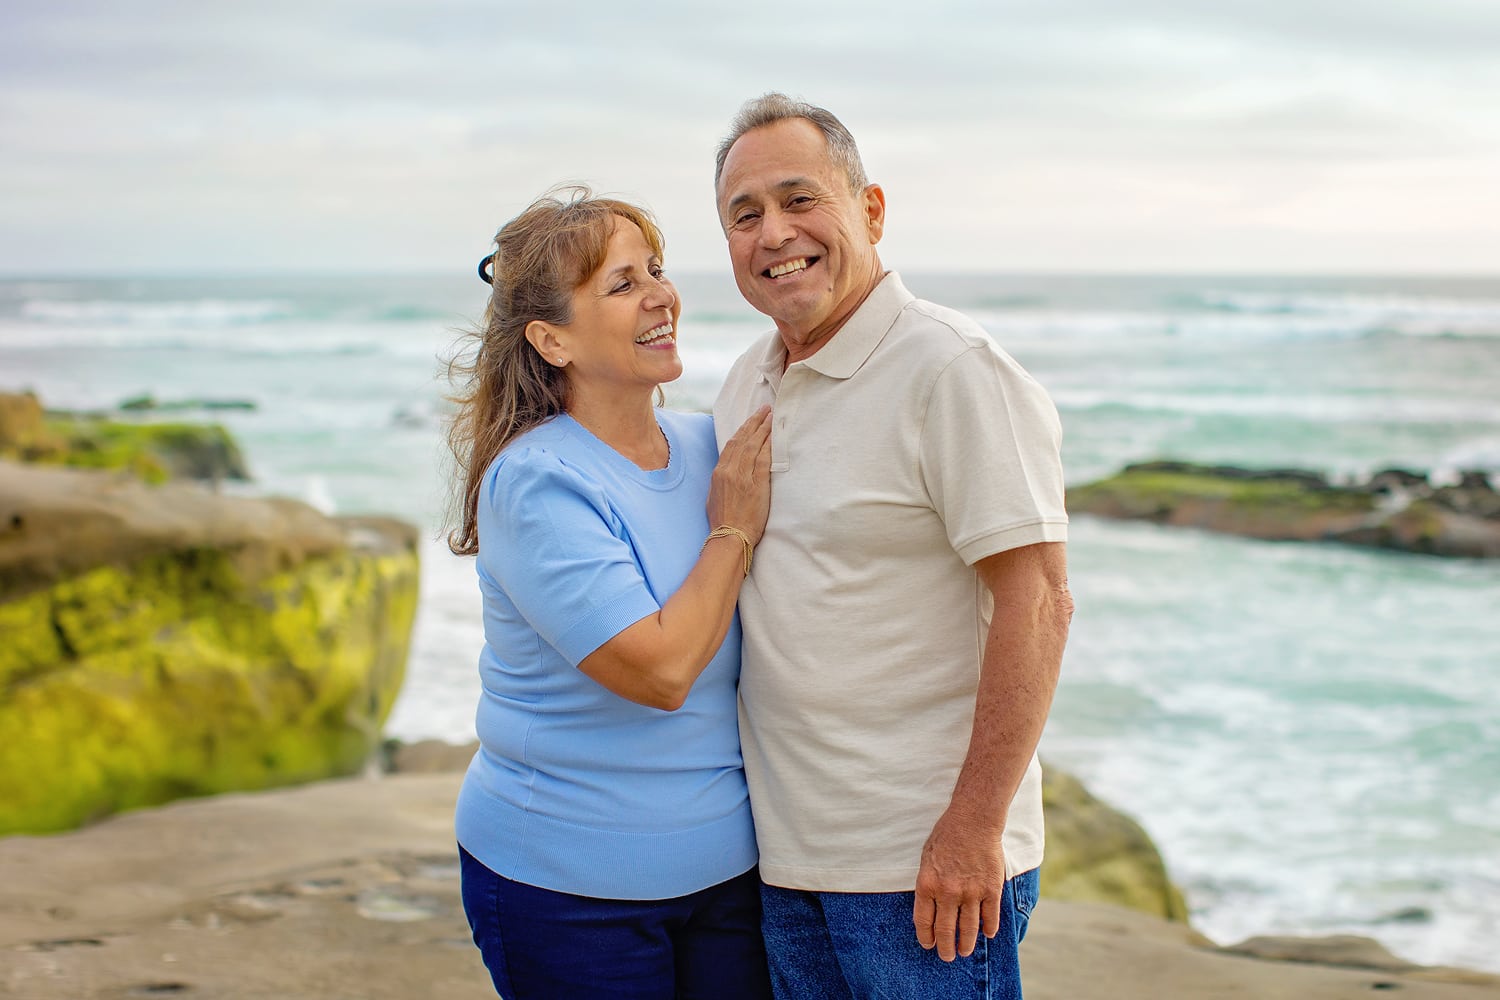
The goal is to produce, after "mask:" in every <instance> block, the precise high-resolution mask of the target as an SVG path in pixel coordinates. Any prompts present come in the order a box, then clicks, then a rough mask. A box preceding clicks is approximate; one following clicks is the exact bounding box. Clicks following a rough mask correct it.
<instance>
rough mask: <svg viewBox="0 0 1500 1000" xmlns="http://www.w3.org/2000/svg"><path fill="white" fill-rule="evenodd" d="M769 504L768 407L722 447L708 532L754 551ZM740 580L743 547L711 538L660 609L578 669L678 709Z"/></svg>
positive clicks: (724, 628)
mask: <svg viewBox="0 0 1500 1000" xmlns="http://www.w3.org/2000/svg"><path fill="white" fill-rule="evenodd" d="M770 502H771V410H770V408H769V407H762V408H761V410H760V411H759V412H757V413H756V414H754V415H753V416H752V417H751V418H750V419H749V420H747V421H745V423H744V425H743V426H742V427H740V429H739V430H738V431H736V432H735V434H734V437H732V438H730V439H729V441H728V442H727V443H726V444H725V445H724V451H723V453H722V454H720V456H719V464H718V465H717V466H715V467H714V472H713V480H712V482H711V483H710V486H709V491H708V524H709V528H710V529H712V528H718V527H720V526H723V525H729V526H730V527H734V528H738V529H740V530H741V531H743V532H744V533H745V536H746V537H747V538H748V539H749V540H750V544H751V545H752V546H753V545H755V544H756V543H757V542H759V541H760V536H761V533H762V532H763V531H765V527H766V515H767V513H768V512H769V510H770ZM744 579H745V546H744V543H743V542H741V541H740V539H739V538H737V537H736V536H734V535H725V536H722V537H719V538H711V539H709V541H708V543H707V544H706V545H704V547H703V554H702V555H701V556H699V557H698V564H697V565H696V566H694V567H693V569H692V572H690V573H689V574H688V576H687V579H686V580H684V581H683V584H682V586H681V587H679V588H678V589H677V592H676V593H675V594H673V595H672V596H671V597H670V598H668V599H667V602H666V603H665V604H664V605H663V606H662V608H661V610H660V611H658V612H657V613H656V614H653V615H648V616H646V617H645V618H642V619H641V620H640V621H638V622H636V623H635V624H634V625H631V626H629V627H628V628H626V629H624V630H623V631H621V632H620V633H619V634H618V635H616V636H615V637H614V638H613V639H611V640H609V641H608V642H606V643H605V644H604V645H602V646H600V647H599V648H598V649H596V650H594V652H592V653H590V654H589V655H588V656H586V657H584V659H583V661H582V662H581V663H579V664H578V669H579V670H582V671H583V672H584V673H585V674H587V675H588V676H589V677H592V678H593V679H594V680H596V681H598V682H599V683H600V684H602V685H603V686H604V687H606V688H608V689H609V690H610V691H613V692H614V693H615V694H617V695H619V696H620V697H622V698H628V699H629V700H631V701H634V702H638V703H639V704H642V705H647V706H649V707H651V708H660V709H665V710H666V711H668V712H675V711H676V710H677V709H679V708H681V707H682V704H683V702H685V701H686V700H687V696H688V691H689V690H691V689H692V686H693V682H694V681H696V680H697V679H698V675H699V674H701V673H702V672H703V668H704V667H706V666H708V662H709V661H710V660H711V659H713V657H714V654H715V653H717V652H718V650H719V646H720V645H722V644H723V642H724V636H725V634H727V633H728V631H729V625H730V623H731V622H732V621H734V606H735V602H736V601H737V600H738V599H739V594H740V584H741V583H742V582H743V581H744Z"/></svg>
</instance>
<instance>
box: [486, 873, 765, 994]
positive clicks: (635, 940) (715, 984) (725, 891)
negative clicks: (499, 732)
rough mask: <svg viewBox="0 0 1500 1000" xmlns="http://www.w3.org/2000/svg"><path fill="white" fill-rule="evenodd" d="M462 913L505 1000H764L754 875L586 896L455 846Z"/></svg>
mask: <svg viewBox="0 0 1500 1000" xmlns="http://www.w3.org/2000/svg"><path fill="white" fill-rule="evenodd" d="M458 852H459V860H460V863H461V865H462V870H463V897H464V912H465V913H466V914H467V915H468V918H469V928H470V929H471V930H472V931H473V932H474V943H475V944H476V945H478V946H479V952H480V954H481V955H482V956H483V957H484V964H485V967H486V968H488V969H489V970H490V978H491V979H493V980H494V981H495V990H496V991H497V992H498V993H499V994H500V996H501V997H503V998H505V1000H567V998H570V997H579V998H585V997H597V998H600V1000H769V998H770V996H771V984H770V977H769V974H768V972H767V970H766V951H765V945H764V944H763V943H762V940H761V931H760V878H759V874H758V870H757V869H754V868H752V869H750V870H749V871H748V872H746V873H745V874H743V875H740V876H738V877H736V878H732V879H730V880H729V881H727V882H721V883H719V884H718V885H715V886H710V887H709V888H707V889H702V890H700V891H698V892H694V893H690V894H689V895H686V896H678V897H676V898H674V899H647V900H639V899H594V898H592V897H589V896H574V895H570V894H569V893H565V892H553V891H552V890H550V889H538V888H537V887H536V886H531V885H525V884H524V883H521V882H515V881H512V880H511V879H508V878H503V877H501V876H499V875H496V874H495V873H494V872H492V871H490V870H489V869H488V868H486V867H485V866H484V864H483V863H481V862H480V861H478V860H476V859H475V858H474V856H473V855H471V854H470V853H469V852H468V851H466V850H464V849H463V848H462V847H459V849H458Z"/></svg>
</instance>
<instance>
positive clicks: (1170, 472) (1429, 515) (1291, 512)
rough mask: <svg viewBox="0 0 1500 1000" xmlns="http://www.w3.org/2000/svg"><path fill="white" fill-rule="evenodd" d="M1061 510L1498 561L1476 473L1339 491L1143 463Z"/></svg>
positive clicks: (1499, 531)
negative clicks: (1454, 480) (1451, 481)
mask: <svg viewBox="0 0 1500 1000" xmlns="http://www.w3.org/2000/svg"><path fill="white" fill-rule="evenodd" d="M1068 509H1069V510H1070V511H1071V512H1073V513H1078V514H1092V515H1095V516H1098V517H1109V518H1121V519H1139V520H1147V521H1154V522H1156V523H1158V524H1167V525H1172V526H1175V527H1191V528H1202V529H1205V530H1208V531H1219V532H1224V533H1227V534H1234V535H1245V536H1248V537H1251V538H1262V539H1266V540H1270V541H1327V542H1340V543H1344V544H1349V545H1360V546H1366V547H1373V548H1383V549H1395V550H1399V551H1403V552H1415V553H1423V554H1426V555H1438V556H1460V557H1469V558H1497V557H1500V496H1497V494H1496V492H1495V490H1494V489H1493V488H1492V487H1491V485H1490V483H1489V481H1488V479H1486V478H1485V477H1484V476H1483V475H1481V474H1479V473H1469V474H1466V475H1465V476H1464V477H1463V480H1462V481H1461V482H1460V483H1458V484H1457V485H1454V486H1446V487H1441V488H1436V487H1433V486H1432V485H1431V484H1429V483H1428V481H1427V479H1426V478H1425V477H1423V476H1419V475H1416V474H1414V473H1410V472H1404V471H1401V470H1397V469H1389V470H1386V471H1384V472H1381V473H1378V474H1377V475H1375V476H1374V477H1373V478H1372V479H1370V480H1369V481H1368V482H1367V483H1363V484H1360V485H1354V486H1338V485H1334V484H1332V483H1330V482H1329V481H1328V480H1327V479H1326V478H1325V477H1324V476H1322V475H1321V474H1319V473H1316V472H1308V471H1305V470H1301V469H1271V470H1247V469H1240V468H1235V467H1233V466H1206V465H1193V464H1190V463H1187V462H1146V463H1141V464H1138V465H1128V466H1126V467H1125V469H1124V470H1123V471H1122V472H1120V473H1118V474H1117V475H1114V476H1111V477H1109V478H1107V479H1102V480H1099V481H1098V482H1094V483H1089V484H1087V485H1084V486H1076V487H1073V488H1070V489H1069V490H1068Z"/></svg>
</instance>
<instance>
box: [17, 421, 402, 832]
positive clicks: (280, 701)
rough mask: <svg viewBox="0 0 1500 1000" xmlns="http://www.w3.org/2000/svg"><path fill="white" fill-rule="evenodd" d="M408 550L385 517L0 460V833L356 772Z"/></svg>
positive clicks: (387, 670)
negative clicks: (336, 514) (343, 514)
mask: <svg viewBox="0 0 1500 1000" xmlns="http://www.w3.org/2000/svg"><path fill="white" fill-rule="evenodd" d="M27 419H29V418H27ZM32 427H33V429H34V427H35V424H34V422H33V424H32ZM417 569H418V568H417V538H416V531H415V529H414V528H412V527H411V526H409V525H405V524H402V523H400V522H396V521H392V520H388V519H383V518H328V517H325V516H323V515H322V514H319V513H318V512H316V511H314V510H313V509H312V508H310V507H308V506H306V505H304V504H301V503H297V502H295V501H291V500H284V499H274V498H268V499H249V498H233V497H225V496H218V495H215V494H213V493H211V492H209V491H207V490H204V489H202V488H201V487H198V486H195V485H190V484H175V483H168V484H166V485H160V486H153V485H149V484H146V483H143V482H140V481H139V480H136V479H133V478H130V477H128V476H126V475H124V474H121V473H107V472H97V471H83V470H77V469H68V468H60V467H51V466H45V465H20V464H16V463H12V462H6V461H0V635H3V636H4V642H3V643H0V732H3V733H4V734H5V739H4V740H0V834H5V833H14V832H45V831H53V830H62V829H66V828H69V827H73V826H77V825H79V824H80V823H85V822H87V821H89V820H92V819H95V818H97V817H100V816H103V815H106V814H108V813H112V812H115V811H118V810H123V809H130V808H134V807H138V806H144V805H151V804H155V803H160V802H165V801H167V800H168V799H173V798H177V797H180V796H185V795H205V794H210V793H214V792H221V791H226V790H231V789H256V788H265V787H270V786H275V785H283V784H290V783H297V782H304V781H310V780H313V779H317V778H325V777H330V776H335V775H347V774H350V773H353V772H356V771H358V770H359V769H360V768H361V767H362V766H364V764H365V763H366V761H367V760H369V759H370V757H371V755H372V754H373V753H375V752H376V751H377V750H378V747H379V743H380V726H381V724H382V722H383V721H384V719H385V717H386V715H387V714H388V712H389V711H390V708H391V704H392V702H393V701H394V700H395V697H396V694H397V692H398V690H399V688H400V686H401V680H402V676H403V673H404V670H405V664H406V654H407V645H408V641H409V637H410V630H411V623H412V620H413V617H414V615H415V612H416V604H417V579H418V572H417Z"/></svg>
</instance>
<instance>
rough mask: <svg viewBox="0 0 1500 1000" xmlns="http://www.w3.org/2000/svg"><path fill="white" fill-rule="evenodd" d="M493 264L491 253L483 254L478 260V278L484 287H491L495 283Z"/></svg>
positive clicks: (493, 257) (493, 256)
mask: <svg viewBox="0 0 1500 1000" xmlns="http://www.w3.org/2000/svg"><path fill="white" fill-rule="evenodd" d="M494 263H495V255H494V254H492V253H490V254H485V255H484V256H483V257H481V258H480V259H479V278H480V280H481V281H483V282H484V283H485V284H486V285H493V284H494V283H495V275H494V273H493V265H494Z"/></svg>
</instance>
